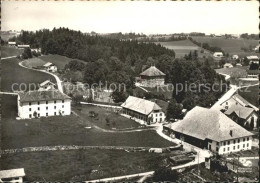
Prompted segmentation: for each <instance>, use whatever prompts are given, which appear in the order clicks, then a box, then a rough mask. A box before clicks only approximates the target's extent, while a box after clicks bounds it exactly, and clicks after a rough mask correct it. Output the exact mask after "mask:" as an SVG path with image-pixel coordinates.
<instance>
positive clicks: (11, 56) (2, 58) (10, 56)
mask: <svg viewBox="0 0 260 183" xmlns="http://www.w3.org/2000/svg"><path fill="white" fill-rule="evenodd" d="M15 57H17V56H10V57H4V58H1V60H6V59H9V58H15Z"/></svg>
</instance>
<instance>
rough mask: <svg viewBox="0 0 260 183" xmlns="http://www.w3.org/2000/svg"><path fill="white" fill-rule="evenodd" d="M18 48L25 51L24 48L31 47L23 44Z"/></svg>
mask: <svg viewBox="0 0 260 183" xmlns="http://www.w3.org/2000/svg"><path fill="white" fill-rule="evenodd" d="M17 47H18V48H21V49H23V48H30V45H28V44H22V45H18V46H17Z"/></svg>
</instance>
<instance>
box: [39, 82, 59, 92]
mask: <svg viewBox="0 0 260 183" xmlns="http://www.w3.org/2000/svg"><path fill="white" fill-rule="evenodd" d="M55 86H56V84H55V83H53V82H51V81H50V80H46V81H44V82H42V83H41V84H40V85H39V91H47V90H54V89H55Z"/></svg>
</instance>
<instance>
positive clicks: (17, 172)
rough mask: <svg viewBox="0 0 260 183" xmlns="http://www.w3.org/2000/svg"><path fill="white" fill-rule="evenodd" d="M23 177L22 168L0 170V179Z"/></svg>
mask: <svg viewBox="0 0 260 183" xmlns="http://www.w3.org/2000/svg"><path fill="white" fill-rule="evenodd" d="M24 176H25V173H24V169H23V168H17V169H10V170H1V171H0V179H4V178H14V177H24Z"/></svg>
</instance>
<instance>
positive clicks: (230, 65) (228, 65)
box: [223, 63, 233, 68]
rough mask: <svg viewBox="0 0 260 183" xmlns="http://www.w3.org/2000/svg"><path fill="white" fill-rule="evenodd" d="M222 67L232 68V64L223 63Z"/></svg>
mask: <svg viewBox="0 0 260 183" xmlns="http://www.w3.org/2000/svg"><path fill="white" fill-rule="evenodd" d="M223 67H224V68H232V67H233V65H232V64H230V63H225V64H224V66H223Z"/></svg>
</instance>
